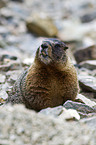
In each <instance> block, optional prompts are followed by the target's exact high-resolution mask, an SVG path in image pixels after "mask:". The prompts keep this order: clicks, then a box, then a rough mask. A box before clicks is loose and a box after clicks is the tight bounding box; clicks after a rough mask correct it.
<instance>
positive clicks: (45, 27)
mask: <svg viewBox="0 0 96 145" xmlns="http://www.w3.org/2000/svg"><path fill="white" fill-rule="evenodd" d="M26 26H27V29H28V31H29V32H31V33H35V34H37V35H39V36H46V37H54V36H57V33H58V30H57V28H56V26H55V24H54V23H53V21H52V20H51V18H44V17H40V16H38V15H35V14H34V15H32V16H30V17H29V18H28V19H27V21H26Z"/></svg>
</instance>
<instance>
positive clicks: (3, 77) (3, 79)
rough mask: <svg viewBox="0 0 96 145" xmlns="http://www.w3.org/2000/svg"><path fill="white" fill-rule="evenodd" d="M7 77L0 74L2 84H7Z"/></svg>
mask: <svg viewBox="0 0 96 145" xmlns="http://www.w3.org/2000/svg"><path fill="white" fill-rule="evenodd" d="M5 79H6V77H5V75H2V74H0V83H4V82H5Z"/></svg>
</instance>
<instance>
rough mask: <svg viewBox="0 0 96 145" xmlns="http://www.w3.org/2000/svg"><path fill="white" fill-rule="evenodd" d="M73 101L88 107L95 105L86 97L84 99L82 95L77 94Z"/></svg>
mask: <svg viewBox="0 0 96 145" xmlns="http://www.w3.org/2000/svg"><path fill="white" fill-rule="evenodd" d="M75 101H77V102H80V103H84V104H86V105H88V106H90V107H94V106H95V105H96V103H95V102H94V101H91V100H90V99H88V98H87V97H85V96H84V95H82V94H78V95H77V97H76V99H75Z"/></svg>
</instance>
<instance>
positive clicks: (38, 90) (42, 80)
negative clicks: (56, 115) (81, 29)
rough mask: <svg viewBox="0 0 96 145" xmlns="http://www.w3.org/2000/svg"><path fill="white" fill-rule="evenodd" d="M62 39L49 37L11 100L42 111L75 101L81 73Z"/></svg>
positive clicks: (16, 87)
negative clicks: (73, 62)
mask: <svg viewBox="0 0 96 145" xmlns="http://www.w3.org/2000/svg"><path fill="white" fill-rule="evenodd" d="M67 49H68V47H67V46H66V45H65V44H64V43H63V42H61V41H60V40H58V39H54V38H49V39H45V40H44V41H43V42H42V44H41V46H40V47H39V48H38V49H37V52H36V56H35V60H34V63H33V64H32V65H31V66H30V68H29V69H28V70H26V71H25V72H23V74H22V75H21V76H20V78H19V79H18V80H17V82H16V83H15V86H14V87H13V91H12V93H11V95H9V97H8V101H7V102H11V103H12V104H14V103H24V104H25V106H26V107H27V108H30V109H34V110H36V111H39V110H41V109H43V108H47V107H55V106H58V105H62V104H63V103H64V102H65V101H66V100H74V99H75V98H76V96H77V93H78V80H77V73H76V70H75V68H74V66H73V64H72V63H71V61H70V58H69V57H68V54H67Z"/></svg>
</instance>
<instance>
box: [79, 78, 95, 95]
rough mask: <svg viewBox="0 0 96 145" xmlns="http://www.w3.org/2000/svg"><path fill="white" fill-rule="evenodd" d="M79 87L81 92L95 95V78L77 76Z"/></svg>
mask: <svg viewBox="0 0 96 145" xmlns="http://www.w3.org/2000/svg"><path fill="white" fill-rule="evenodd" d="M78 80H79V84H80V87H81V88H82V89H83V90H85V91H86V90H87V91H91V92H94V93H96V78H95V77H93V76H88V75H87V76H85V75H79V76H78Z"/></svg>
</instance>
